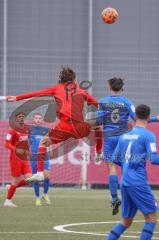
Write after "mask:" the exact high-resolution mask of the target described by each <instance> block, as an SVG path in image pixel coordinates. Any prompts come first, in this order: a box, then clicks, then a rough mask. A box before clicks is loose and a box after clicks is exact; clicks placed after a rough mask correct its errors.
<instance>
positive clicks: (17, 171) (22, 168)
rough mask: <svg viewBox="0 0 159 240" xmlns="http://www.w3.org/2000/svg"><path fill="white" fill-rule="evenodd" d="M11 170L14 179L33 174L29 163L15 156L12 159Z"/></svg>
mask: <svg viewBox="0 0 159 240" xmlns="http://www.w3.org/2000/svg"><path fill="white" fill-rule="evenodd" d="M10 169H11V176H12V177H19V176H21V175H25V174H28V173H31V172H32V171H31V167H30V162H29V161H27V160H26V161H23V160H20V159H18V158H16V157H14V156H11V158H10Z"/></svg>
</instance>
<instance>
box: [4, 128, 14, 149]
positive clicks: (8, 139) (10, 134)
mask: <svg viewBox="0 0 159 240" xmlns="http://www.w3.org/2000/svg"><path fill="white" fill-rule="evenodd" d="M14 136H15V132H14V131H13V130H10V131H9V132H8V134H7V136H6V140H5V146H6V148H8V149H10V150H11V151H14V150H15V146H14V144H13V139H14Z"/></svg>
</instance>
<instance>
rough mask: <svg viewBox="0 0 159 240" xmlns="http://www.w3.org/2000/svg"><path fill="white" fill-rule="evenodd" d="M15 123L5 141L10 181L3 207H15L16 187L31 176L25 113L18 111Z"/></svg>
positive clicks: (22, 184) (24, 182) (23, 183)
mask: <svg viewBox="0 0 159 240" xmlns="http://www.w3.org/2000/svg"><path fill="white" fill-rule="evenodd" d="M15 119H16V123H15V126H14V129H10V130H9V132H8V134H7V136H6V141H5V146H6V147H7V148H8V149H9V150H10V152H11V153H10V169H11V176H12V182H11V185H9V186H8V192H7V198H6V200H5V202H4V206H5V207H16V205H15V204H14V203H13V202H12V198H13V196H14V194H15V191H16V189H17V188H18V187H21V186H25V185H26V184H27V182H26V180H25V179H27V178H29V177H31V176H32V174H31V167H30V162H29V154H30V148H29V143H28V127H27V126H26V125H25V123H24V119H25V113H23V112H19V113H17V114H16V116H15Z"/></svg>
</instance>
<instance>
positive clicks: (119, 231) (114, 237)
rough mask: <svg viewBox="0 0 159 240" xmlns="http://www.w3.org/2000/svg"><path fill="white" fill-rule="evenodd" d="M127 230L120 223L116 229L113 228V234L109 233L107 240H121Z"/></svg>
mask: <svg viewBox="0 0 159 240" xmlns="http://www.w3.org/2000/svg"><path fill="white" fill-rule="evenodd" d="M125 230H126V227H125V226H124V225H123V224H121V223H118V224H117V225H116V226H115V227H113V228H112V230H111V232H110V233H109V235H108V237H107V238H106V239H107V240H117V239H119V238H120V235H121V234H122V233H123V232H124V231H125Z"/></svg>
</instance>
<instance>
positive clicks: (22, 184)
mask: <svg viewBox="0 0 159 240" xmlns="http://www.w3.org/2000/svg"><path fill="white" fill-rule="evenodd" d="M25 185H27V182H26V181H25V179H23V180H21V181H20V182H19V183H18V185H17V188H19V187H22V186H25Z"/></svg>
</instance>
